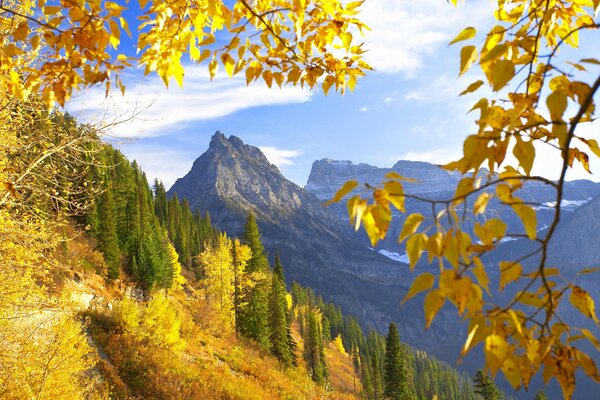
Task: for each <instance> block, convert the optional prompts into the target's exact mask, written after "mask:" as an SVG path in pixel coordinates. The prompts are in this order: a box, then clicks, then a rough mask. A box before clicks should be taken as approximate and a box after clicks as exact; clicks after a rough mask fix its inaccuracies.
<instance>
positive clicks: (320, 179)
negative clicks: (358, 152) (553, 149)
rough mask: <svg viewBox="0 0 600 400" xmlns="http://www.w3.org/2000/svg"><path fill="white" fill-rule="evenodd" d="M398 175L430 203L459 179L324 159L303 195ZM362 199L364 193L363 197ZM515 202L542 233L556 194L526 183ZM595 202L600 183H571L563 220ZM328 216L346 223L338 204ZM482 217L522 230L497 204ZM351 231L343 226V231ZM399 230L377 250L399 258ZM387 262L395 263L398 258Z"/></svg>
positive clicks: (427, 211) (402, 165)
mask: <svg viewBox="0 0 600 400" xmlns="http://www.w3.org/2000/svg"><path fill="white" fill-rule="evenodd" d="M392 171H393V172H397V173H399V174H400V175H402V176H404V177H407V178H412V179H415V180H416V181H417V182H415V183H412V182H405V183H403V184H404V187H405V191H406V192H407V193H411V194H414V195H419V196H422V197H426V198H429V199H450V198H452V197H453V195H454V191H455V190H456V185H457V183H458V181H459V180H460V179H461V175H460V174H458V173H456V172H449V171H446V170H444V169H442V168H441V167H440V166H439V165H435V164H430V163H426V162H422V161H406V160H400V161H398V162H397V163H396V164H394V166H392V167H391V168H379V167H374V166H371V165H368V164H363V163H361V164H354V163H352V162H351V161H337V160H332V159H329V158H325V159H322V160H317V161H315V162H314V163H313V165H312V169H311V172H310V175H309V178H308V182H307V184H306V186H305V189H307V190H308V191H310V192H312V193H314V195H315V196H317V197H318V198H319V199H321V200H323V201H325V200H328V199H330V198H332V197H333V195H334V194H335V192H336V191H337V189H339V188H340V187H342V185H343V184H344V182H346V181H348V180H351V179H354V180H356V181H358V182H359V183H360V184H364V183H369V184H371V185H377V184H379V183H380V182H382V181H384V180H385V175H386V174H387V173H389V172H392ZM364 193H365V194H366V191H364ZM518 195H519V197H522V198H523V199H524V200H525V201H528V202H533V203H539V204H540V206H538V207H536V208H537V212H538V228H539V229H540V230H541V229H543V228H544V227H546V226H547V225H548V224H549V223H550V218H551V217H552V214H553V213H552V208H551V205H552V203H553V202H554V201H555V197H556V193H555V191H554V189H553V188H551V187H549V186H548V185H545V184H543V183H541V182H528V183H526V184H525V185H524V187H523V188H522V189H521V190H519V194H518ZM598 196H600V183H596V182H592V181H587V180H576V181H569V182H567V183H566V184H565V188H564V199H565V200H564V201H563V211H564V213H565V215H569V214H571V213H572V212H573V211H575V210H576V209H577V208H578V207H580V206H582V205H584V204H586V203H587V202H590V201H591V200H592V199H594V198H596V197H598ZM330 208H331V210H332V211H333V212H334V213H335V215H336V216H337V218H338V219H339V220H340V221H347V220H348V214H347V211H346V206H345V204H343V203H339V204H334V205H332V206H331V207H330ZM406 208H407V210H408V211H409V212H410V213H413V212H418V213H421V214H423V215H425V216H428V215H431V205H430V204H428V203H422V202H418V201H414V200H411V199H407V201H406ZM486 214H487V216H488V217H489V216H500V217H501V218H502V219H503V220H504V221H506V222H507V224H508V229H509V231H510V232H520V231H522V225H521V222H520V220H519V219H518V218H517V216H516V215H515V214H514V213H513V212H512V211H511V210H508V209H507V208H506V207H499V204H498V203H497V201H496V200H494V199H493V200H492V201H491V202H490V204H489V206H488V210H487V212H486ZM394 218H395V219H396V218H398V219H402V218H404V215H400V214H399V213H397V214H396V215H395V216H394ZM345 226H346V227H347V229H350V228H349V227H348V225H345ZM400 228H401V224H399V223H396V222H394V223H393V224H392V225H391V227H390V232H389V233H388V236H387V238H386V239H385V240H384V241H382V242H381V243H380V244H379V245H378V247H377V250H378V251H380V252H381V253H382V254H392V255H393V254H394V253H396V254H398V255H400V256H401V255H402V254H403V252H404V246H403V245H402V244H399V243H397V241H396V238H397V237H398V235H399V233H400V232H399V229H400ZM359 236H360V237H361V239H362V242H363V244H364V245H368V240H367V238H366V235H364V234H359ZM391 258H396V259H400V258H401V257H394V256H392V257H391Z"/></svg>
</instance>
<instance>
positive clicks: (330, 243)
mask: <svg viewBox="0 0 600 400" xmlns="http://www.w3.org/2000/svg"><path fill="white" fill-rule="evenodd" d="M390 171H396V172H398V173H400V174H401V175H403V176H406V177H410V178H413V179H416V180H417V181H418V182H417V183H408V184H407V185H406V188H407V189H406V190H407V191H409V190H410V191H411V192H412V193H417V194H419V195H422V196H425V197H429V198H447V197H448V196H452V193H453V191H454V188H455V186H456V183H457V182H458V180H459V179H460V178H459V176H458V175H457V174H454V173H451V172H447V171H445V170H443V169H441V168H440V167H439V166H436V165H433V164H429V163H424V162H414V161H399V162H398V163H396V164H395V165H394V166H393V167H392V168H378V167H374V166H370V165H367V164H353V163H352V162H350V161H333V160H330V159H324V160H320V161H315V163H314V164H313V169H312V171H311V174H310V178H309V180H308V183H307V185H306V187H305V188H301V187H299V186H298V185H296V184H294V183H292V182H290V181H288V180H287V179H286V178H285V177H284V176H283V175H282V174H281V172H280V171H279V170H278V169H277V167H276V166H274V165H272V164H271V163H269V161H268V160H267V158H266V157H265V156H264V154H262V152H261V151H260V150H259V149H258V148H256V147H253V146H249V145H246V144H244V143H243V142H242V140H240V139H239V138H237V137H235V136H230V137H229V138H227V137H226V136H225V135H223V134H222V133H220V132H217V133H216V134H215V135H214V136H213V137H212V139H211V142H210V146H209V148H208V150H207V151H206V152H205V153H204V154H202V155H201V156H200V157H199V158H198V159H197V160H196V161H195V162H194V164H193V166H192V168H191V170H190V171H189V172H188V174H186V175H185V176H184V177H182V178H180V179H178V180H177V181H176V182H175V184H174V185H173V187H172V188H171V189H170V190H169V192H168V195H169V196H175V195H177V196H178V197H179V198H180V199H183V198H186V199H187V200H188V201H189V203H190V205H191V207H192V208H195V209H198V210H200V211H202V212H204V211H208V212H209V213H210V215H211V220H212V222H213V224H214V225H215V226H216V227H218V228H219V229H221V230H224V231H226V232H228V233H229V234H231V235H239V234H240V232H241V231H242V227H243V224H244V221H245V218H246V215H247V212H248V211H252V212H254V213H255V214H256V215H257V219H258V221H259V225H260V228H261V232H262V236H263V241H264V243H265V246H266V248H267V250H268V251H269V253H270V255H271V256H273V255H274V254H275V251H279V252H280V254H281V256H282V259H283V260H284V264H285V265H286V268H287V269H286V271H287V277H288V280H289V281H290V282H291V281H297V282H299V283H301V284H302V285H304V286H307V287H311V288H313V289H315V290H316V291H317V292H318V293H319V294H321V295H322V296H323V297H324V298H325V299H326V300H328V301H333V302H335V303H337V304H340V305H341V307H342V309H343V310H344V312H347V313H350V314H354V315H357V316H358V317H359V318H360V320H361V321H362V323H363V324H365V325H367V326H368V325H372V326H374V327H375V328H376V329H378V330H380V331H381V332H383V331H384V330H385V329H386V325H387V323H388V322H389V321H390V320H393V321H395V322H397V324H398V326H399V329H400V333H401V337H402V338H403V340H405V341H406V342H408V343H410V344H412V345H413V346H415V347H417V348H424V349H428V350H430V351H432V352H433V353H434V354H436V355H437V356H439V357H441V358H443V359H445V360H448V361H451V362H454V361H455V360H456V356H457V353H458V351H459V350H458V349H460V346H461V345H462V343H461V342H460V341H461V338H463V337H464V329H465V327H464V326H463V324H462V323H461V322H460V321H459V320H458V318H457V317H456V315H455V313H454V311H453V310H451V309H450V308H449V309H446V308H444V309H443V310H442V311H441V312H440V314H439V315H438V316H437V317H436V320H435V321H434V324H433V325H432V327H431V329H430V330H429V331H427V332H424V331H423V326H424V325H423V312H422V309H421V306H420V304H422V298H421V297H418V298H417V299H415V300H412V301H411V302H409V303H407V304H406V305H404V306H400V304H399V301H400V299H402V298H403V297H404V294H405V293H406V291H407V289H408V284H409V283H410V282H412V280H413V278H414V275H413V274H412V273H410V272H409V271H408V268H407V267H406V265H405V264H404V263H403V262H406V261H407V259H406V256H405V254H404V249H403V247H402V246H400V245H398V244H397V243H396V241H395V238H396V237H397V232H394V230H393V229H398V225H400V224H398V223H397V220H396V218H400V215H395V216H394V223H393V228H392V231H391V233H390V234H389V237H388V239H387V240H386V241H384V242H383V243H382V244H381V245H379V246H378V247H377V248H376V249H375V250H373V249H371V248H370V247H369V244H368V242H367V240H366V237H365V236H364V234H355V233H354V232H353V231H352V229H351V227H350V224H349V223H348V217H347V213H346V210H345V204H343V203H341V204H337V205H334V206H330V207H323V205H322V204H323V201H324V200H326V199H329V198H331V197H332V196H333V194H334V193H335V191H336V190H337V189H338V188H339V187H341V186H342V184H343V183H344V182H346V181H347V180H349V179H356V180H358V181H359V182H369V183H373V184H376V183H378V182H380V181H382V180H383V179H384V176H385V174H386V173H387V172H390ZM598 195H600V184H597V183H593V182H589V181H574V182H569V183H568V184H567V185H566V188H565V198H566V199H567V200H566V201H565V202H564V203H563V210H564V211H565V213H564V219H565V221H566V220H567V219H568V217H569V216H570V215H571V214H573V215H575V214H574V211H575V210H578V209H584V207H580V206H581V205H583V204H586V203H588V202H589V205H588V206H592V205H594V204H595V203H596V201H591V199H592V198H594V197H596V196H598ZM520 196H521V197H523V198H524V199H526V200H527V201H533V202H536V203H539V206H538V208H539V210H538V212H539V226H540V228H541V229H543V227H544V224H546V223H547V221H548V220H549V217H550V215H551V206H552V203H551V202H552V201H553V199H554V193H553V191H552V188H550V187H547V186H546V185H544V184H541V183H531V184H528V185H526V186H525V187H524V188H523V189H522V190H521V194H520ZM585 208H587V207H585ZM407 209H408V210H409V211H410V212H421V213H423V214H424V215H428V214H429V213H430V212H431V208H430V206H429V205H427V206H424V205H423V204H419V203H417V202H414V201H407ZM499 210H500V208H499V207H498V205H497V204H495V203H493V202H492V203H490V207H489V211H488V212H489V213H490V214H491V213H500V211H499ZM501 217H502V218H504V219H506V220H508V224H509V229H511V231H512V229H513V228H514V229H522V226H521V223H520V221H519V220H518V219H517V218H516V217H515V216H514V215H513V214H512V212H511V211H509V212H504V213H501ZM583 218H585V217H583ZM394 225H395V226H394ZM590 229H592V228H590ZM517 242H519V241H514V242H510V243H506V244H507V245H508V244H512V243H515V244H516V243H517ZM506 248H507V249H509V248H510V247H506ZM379 252H380V253H381V254H379ZM384 256H385V257H384ZM398 261H401V262H398ZM420 298H421V300H419V299H420ZM468 362H469V360H465V363H464V364H463V366H465V365H466V363H468Z"/></svg>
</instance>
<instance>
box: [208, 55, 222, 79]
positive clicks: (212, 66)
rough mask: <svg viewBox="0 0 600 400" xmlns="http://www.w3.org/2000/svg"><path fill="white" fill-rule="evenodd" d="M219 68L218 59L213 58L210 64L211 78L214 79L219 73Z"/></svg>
mask: <svg viewBox="0 0 600 400" xmlns="http://www.w3.org/2000/svg"><path fill="white" fill-rule="evenodd" d="M217 69H219V63H218V62H217V60H215V59H212V60H211V62H210V64H208V73H209V74H210V79H213V78H214V77H215V75H216V74H217Z"/></svg>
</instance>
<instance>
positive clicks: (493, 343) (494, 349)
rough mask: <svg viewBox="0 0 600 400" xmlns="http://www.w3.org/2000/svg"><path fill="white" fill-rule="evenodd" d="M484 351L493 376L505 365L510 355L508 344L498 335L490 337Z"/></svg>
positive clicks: (486, 340)
mask: <svg viewBox="0 0 600 400" xmlns="http://www.w3.org/2000/svg"><path fill="white" fill-rule="evenodd" d="M484 351H485V354H486V360H487V363H486V364H487V365H488V366H489V367H490V370H491V371H492V373H493V374H495V373H496V371H498V369H499V368H500V367H501V366H502V364H504V360H506V356H507V354H508V343H507V342H506V339H504V338H503V337H502V336H500V335H498V334H492V335H489V336H488V337H487V338H486V339H485V347H484Z"/></svg>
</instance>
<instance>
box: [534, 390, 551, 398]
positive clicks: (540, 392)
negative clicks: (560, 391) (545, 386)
mask: <svg viewBox="0 0 600 400" xmlns="http://www.w3.org/2000/svg"><path fill="white" fill-rule="evenodd" d="M533 400H548V396H546V393H544V391H543V390H539V391H538V392H537V393H536V394H535V397H534V398H533Z"/></svg>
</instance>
